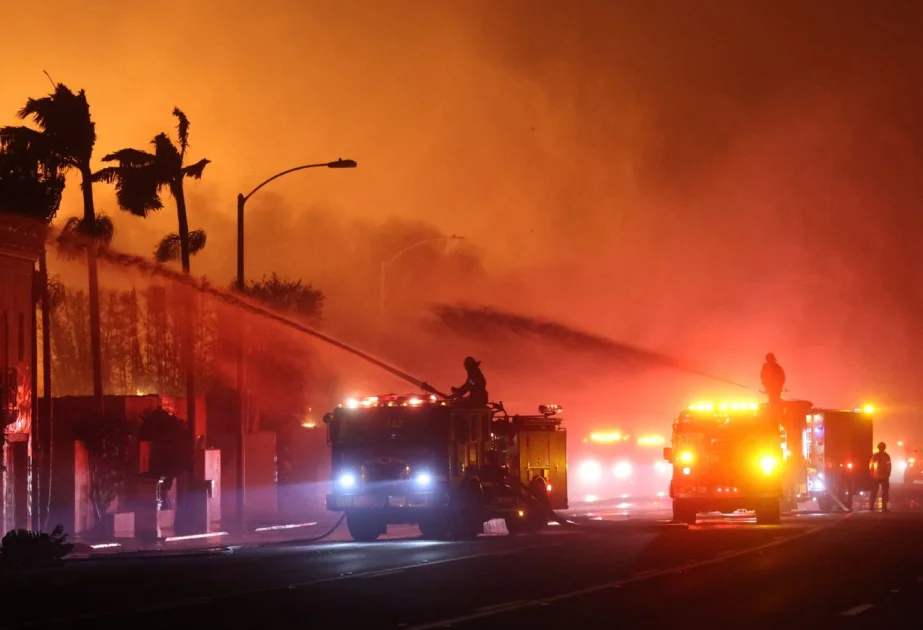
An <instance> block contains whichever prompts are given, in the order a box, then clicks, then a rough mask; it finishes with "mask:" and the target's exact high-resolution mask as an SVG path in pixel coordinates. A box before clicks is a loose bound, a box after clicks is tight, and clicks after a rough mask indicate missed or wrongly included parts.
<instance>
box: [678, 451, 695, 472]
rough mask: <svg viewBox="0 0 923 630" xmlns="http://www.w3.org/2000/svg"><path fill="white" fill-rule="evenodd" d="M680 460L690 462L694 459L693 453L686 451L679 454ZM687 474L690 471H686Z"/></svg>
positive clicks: (685, 462)
mask: <svg viewBox="0 0 923 630" xmlns="http://www.w3.org/2000/svg"><path fill="white" fill-rule="evenodd" d="M679 461H681V462H683V463H684V464H688V463H689V462H691V461H692V453H690V452H689V451H686V452H685V453H682V454H681V455H680V456H679ZM686 474H688V473H686Z"/></svg>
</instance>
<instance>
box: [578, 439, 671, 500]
mask: <svg viewBox="0 0 923 630" xmlns="http://www.w3.org/2000/svg"><path fill="white" fill-rule="evenodd" d="M663 443H664V438H663V436H661V435H657V434H649V435H640V436H634V435H631V434H628V433H624V432H622V431H616V430H599V431H593V432H591V433H590V434H589V435H587V436H586V437H585V438H583V441H582V443H580V444H578V445H577V446H575V447H572V448H571V458H570V459H571V461H572V462H573V463H574V465H573V466H571V480H570V484H569V489H570V493H571V496H572V497H574V498H575V500H581V501H588V502H594V501H602V500H607V499H616V498H618V499H626V498H653V497H655V496H658V495H659V496H663V493H664V492H666V490H667V482H668V479H669V474H668V473H669V470H670V467H669V465H668V464H666V463H665V462H664V461H663V460H661V459H660V450H661V448H662V445H663Z"/></svg>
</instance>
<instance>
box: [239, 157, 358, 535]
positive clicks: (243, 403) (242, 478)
mask: <svg viewBox="0 0 923 630" xmlns="http://www.w3.org/2000/svg"><path fill="white" fill-rule="evenodd" d="M320 167H327V168H356V162H355V161H354V160H344V159H342V158H341V159H337V160H334V161H333V162H321V163H318V164H305V165H303V166H296V167H294V168H290V169H287V170H284V171H282V172H281V173H276V174H275V175H273V176H272V177H270V178H268V179H266V180H264V181H263V182H262V183H261V184H260V185H259V186H257V187H256V188H254V189H253V190H251V191H250V192H249V193H248V194H246V195H244V194H243V193H241V194H239V195H237V283H236V284H237V290H238V291H240V292H241V293H243V292H244V289H245V285H244V206H245V205H246V204H247V200H248V199H250V197H252V196H253V195H254V194H256V192H257V191H259V190H260V189H261V188H262V187H263V186H265V185H266V184H268V183H270V182H271V181H273V180H276V179H279V178H280V177H282V176H284V175H288V174H289V173H294V172H296V171H303V170H305V169H307V168H320ZM238 341H239V343H238V346H237V348H238V355H237V394H238V403H239V405H240V409H239V413H240V426H239V427H238V429H239V431H238V435H237V486H238V487H237V518H238V521H239V525H240V528H241V531H244V530H245V528H246V517H245V514H244V510H245V509H246V500H245V497H246V495H245V487H246V479H247V466H246V461H247V460H246V452H247V427H248V424H249V421H250V409H249V406H248V404H247V402H248V401H247V394H246V373H245V369H244V362H245V361H244V360H245V358H246V349H245V348H244V341H245V331H244V329H243V327H241V329H240V338H239V340H238Z"/></svg>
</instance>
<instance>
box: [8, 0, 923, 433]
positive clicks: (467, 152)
mask: <svg viewBox="0 0 923 630" xmlns="http://www.w3.org/2000/svg"><path fill="white" fill-rule="evenodd" d="M8 4H10V5H11V6H9V7H4V18H5V21H6V22H7V23H13V24H15V23H22V24H24V25H33V24H35V15H34V14H33V13H32V11H33V10H34V7H32V6H31V5H27V4H23V3H8ZM566 4H567V3H559V2H551V1H550V0H549V1H544V0H543V1H535V2H526V1H525V0H508V1H506V2H503V3H497V2H489V1H488V0H477V1H474V0H471V1H467V2H452V1H450V0H444V1H441V2H434V1H426V0H416V1H402V2H369V1H367V0H353V1H347V0H341V1H338V2H330V1H329V0H326V1H313V0H311V1H305V0H270V1H267V2H260V3H257V2H252V1H243V0H223V1H221V2H218V1H217V0H213V1H207V2H195V3H188V2H180V1H179V0H173V1H168V0H161V1H152V2H148V3H135V4H132V3H127V4H126V3H114V2H109V1H108V0H96V1H95V2H89V3H84V4H80V3H72V2H65V1H64V0H49V1H48V2H46V3H44V4H43V5H42V8H43V12H47V14H48V15H50V16H53V18H51V17H49V18H48V19H46V20H42V22H41V28H38V27H36V28H31V26H30V27H27V28H26V27H24V28H21V29H17V30H14V31H10V30H9V29H8V31H7V33H5V35H4V39H3V40H2V41H0V59H2V63H3V68H2V73H0V123H4V124H6V123H13V122H14V117H13V114H14V113H15V111H16V110H17V109H18V108H19V107H20V106H21V105H22V103H23V102H24V100H25V98H26V97H28V96H40V95H43V94H44V93H46V92H48V91H49V89H50V85H49V84H48V81H47V79H46V78H45V77H44V76H43V75H42V73H41V71H42V70H43V69H45V70H48V71H49V72H50V73H51V76H52V77H53V78H54V79H55V80H56V81H61V82H64V83H66V84H67V85H69V86H70V87H71V88H74V89H79V88H84V89H86V90H87V93H88V95H89V98H90V101H91V105H92V112H93V116H94V118H95V120H96V122H97V131H98V134H99V140H98V143H97V149H96V156H97V158H99V157H101V156H103V155H104V154H105V153H107V152H109V151H111V150H115V149H118V148H121V147H124V146H136V147H142V146H143V145H144V143H146V142H147V141H148V140H149V139H150V138H152V137H153V136H154V135H155V134H156V133H157V132H159V131H161V130H163V129H165V128H166V127H168V126H169V125H172V122H173V121H172V119H171V117H170V111H171V110H172V108H173V107H174V106H179V107H181V108H182V109H183V110H185V112H186V113H187V114H188V115H189V117H190V118H191V120H192V130H191V134H192V136H191V139H192V148H191V154H192V155H191V157H192V158H193V159H198V158H201V157H208V158H210V159H212V160H213V164H211V165H210V166H209V167H208V169H206V172H205V178H204V180H203V181H202V182H195V183H191V184H190V185H189V186H188V191H189V197H190V200H189V203H190V216H191V223H192V227H193V228H205V229H206V230H207V231H208V233H209V237H210V238H209V243H208V246H207V248H206V250H205V251H204V253H202V254H201V255H200V256H199V258H197V259H195V260H194V262H193V270H194V272H196V273H198V274H206V275H208V276H209V277H211V278H213V279H215V281H216V282H220V283H224V282H225V281H229V280H230V279H231V278H232V277H233V275H234V271H235V266H234V243H235V241H234V239H235V232H234V228H233V221H234V208H235V205H234V204H235V197H236V195H237V193H238V192H241V191H244V192H246V191H248V190H249V189H250V188H252V187H253V186H254V185H256V184H257V183H258V182H259V181H261V180H262V179H264V178H265V177H267V176H269V175H271V174H273V173H275V172H277V171H279V170H282V169H285V168H288V167H291V166H293V165H296V164H300V163H305V162H315V161H323V160H328V159H335V158H337V157H344V158H352V159H355V160H357V161H358V163H359V168H358V169H356V170H352V171H328V170H315V171H308V172H305V173H301V174H297V175H292V176H290V177H288V178H286V179H284V180H280V181H279V182H277V183H274V184H273V185H272V187H271V188H268V189H267V190H266V191H264V192H261V193H260V194H259V195H258V196H257V197H254V199H253V201H252V202H251V203H250V204H249V206H248V219H247V220H248V227H247V234H248V238H249V240H248V247H247V255H248V275H249V276H250V277H256V276H258V275H261V274H263V273H267V272H270V271H273V270H275V271H281V272H285V273H288V274H289V275H293V276H301V277H303V278H305V279H306V280H311V281H313V282H314V283H315V284H317V285H318V286H320V287H321V288H322V289H323V290H324V291H325V292H326V293H327V294H328V296H329V301H328V309H327V317H328V320H329V322H330V325H331V326H332V327H334V328H336V329H338V330H340V331H343V332H344V334H347V335H350V334H354V333H355V335H354V336H357V338H358V337H360V336H361V335H360V334H359V333H358V332H356V331H357V330H358V331H361V330H362V329H364V328H365V327H366V326H367V325H368V324H370V323H371V322H372V321H374V319H373V318H374V317H375V316H376V314H377V291H378V286H377V282H378V263H379V261H380V260H381V259H382V258H383V257H387V256H388V255H389V254H390V253H393V252H394V251H397V250H398V249H400V248H401V247H403V246H404V245H406V244H407V243H408V242H412V240H413V238H418V237H419V236H421V235H422V236H426V235H429V234H435V233H443V234H450V233H458V234H464V235H465V236H466V237H467V241H466V245H465V246H464V247H462V248H461V249H458V248H456V249H454V250H453V247H455V246H446V251H455V252H456V255H455V256H454V257H450V260H449V262H439V260H438V258H437V257H435V256H434V254H433V253H432V252H430V251H427V250H424V251H418V252H417V253H416V254H415V255H408V257H407V258H405V259H403V260H402V262H401V263H398V264H396V265H395V266H394V267H393V268H392V270H391V271H390V272H389V274H390V275H389V278H390V283H393V286H392V284H389V295H390V297H391V308H392V309H393V312H394V313H401V312H403V314H404V315H409V314H419V312H420V310H421V309H422V308H423V307H424V305H425V304H426V303H427V302H429V301H431V300H454V299H457V298H459V297H463V298H465V299H468V300H470V301H488V302H494V303H496V304H498V305H502V306H505V307H507V308H510V309H511V310H514V311H521V312H526V313H530V314H541V315H545V316H549V317H558V318H561V319H563V320H565V321H567V322H569V323H572V324H575V325H578V326H581V327H583V328H586V329H591V330H594V331H596V332H600V333H602V334H609V335H612V336H613V337H616V338H619V339H624V340H627V341H632V342H635V343H638V344H639V345H642V346H645V347H648V348H650V349H653V350H660V351H663V352H667V353H671V354H675V355H678V356H681V357H684V358H686V359H692V360H693V362H695V363H697V364H698V365H699V366H701V367H703V368H704V369H711V370H713V371H715V372H719V373H721V374H722V375H725V376H728V377H731V378H734V379H736V380H742V381H746V382H747V383H753V384H754V386H756V385H757V382H756V381H757V379H756V376H757V374H758V369H759V364H760V362H761V360H762V356H763V354H764V353H765V352H766V351H767V350H772V351H774V352H775V353H776V354H777V355H778V356H779V357H780V360H781V361H782V363H783V365H784V366H785V367H786V369H787V371H788V374H789V387H790V388H791V389H792V390H794V392H793V393H794V394H797V395H799V396H804V397H808V398H810V399H812V400H814V401H815V402H817V403H819V404H829V405H852V404H855V403H858V402H864V401H866V400H871V401H873V402H875V403H877V405H878V406H880V407H889V406H890V407H891V408H892V409H893V410H896V412H895V413H893V414H892V417H898V418H899V417H900V415H899V414H898V413H897V412H898V411H899V412H900V413H904V412H907V411H908V408H909V407H910V406H911V405H916V404H920V403H923V400H921V396H920V394H919V385H918V381H919V378H920V377H919V376H918V374H917V371H916V368H917V365H918V363H919V361H918V359H917V357H918V356H919V354H920V350H923V343H921V336H920V334H919V330H918V326H919V324H918V322H919V321H920V320H921V315H923V296H921V286H923V282H921V280H923V272H921V265H923V263H921V260H920V257H919V256H918V255H917V253H916V252H917V249H918V243H917V241H918V236H916V235H918V234H919V233H920V231H919V229H920V227H921V225H920V223H921V221H923V220H921V219H920V213H919V208H920V202H921V201H923V177H921V175H923V164H921V161H923V156H921V151H920V147H921V146H923V129H921V127H920V124H919V116H918V113H919V110H920V103H921V102H923V94H921V89H923V88H921V86H923V81H921V77H920V67H921V66H920V64H919V63H914V62H912V61H911V60H913V59H919V58H920V57H919V55H920V50H921V46H923V44H921V43H920V42H919V41H918V40H919V38H918V37H917V36H916V34H915V33H914V32H912V31H913V29H911V28H910V26H909V25H912V24H917V23H919V18H920V17H921V16H920V15H919V13H920V12H921V8H920V7H919V6H917V5H912V4H911V5H908V6H909V7H910V8H909V9H908V11H915V12H916V13H917V14H918V15H902V16H888V15H884V14H883V13H882V12H883V11H884V9H876V12H875V20H874V21H873V20H870V19H867V16H866V17H863V16H862V15H861V14H862V12H861V11H849V10H846V9H844V8H843V6H844V4H850V3H849V2H846V1H845V0H844V1H842V2H839V1H838V2H829V3H826V5H825V3H822V2H816V3H810V5H811V7H810V8H804V6H803V3H795V4H793V5H792V6H793V7H794V6H798V7H800V8H799V9H798V10H794V9H792V10H789V11H786V12H783V9H782V3H771V5H769V4H767V5H763V7H757V6H755V5H756V4H757V3H753V5H751V4H750V3H734V4H733V6H730V5H727V4H724V3H716V4H715V5H714V6H715V7H719V6H720V7H723V8H724V11H723V13H722V12H720V11H718V10H717V9H711V8H709V7H707V6H702V5H699V3H689V6H690V8H689V9H685V8H682V4H683V3H675V2H664V3H661V5H660V6H661V7H662V8H658V7H657V6H655V3H645V7H646V8H645V9H644V10H643V11H641V10H637V11H632V10H629V9H627V8H618V7H617V6H616V7H613V6H610V5H619V3H612V2H605V0H600V1H599V2H584V3H579V6H580V8H579V9H578V8H575V7H571V6H566ZM692 4H695V5H697V6H696V8H695V9H694V10H693V8H692V6H691V5H692ZM629 5H631V6H635V5H633V4H631V3H629V4H626V5H624V6H626V7H627V6H629ZM87 7H89V9H87ZM527 7H528V8H527ZM88 16H89V17H88ZM96 196H97V199H98V205H99V207H100V208H101V209H102V210H103V211H105V212H107V213H108V214H110V215H113V216H114V217H115V219H116V227H117V230H118V231H117V235H116V239H115V241H114V245H115V246H116V247H119V248H121V249H125V250H131V251H136V252H141V253H145V252H148V251H151V250H152V248H153V245H154V243H156V241H157V240H158V239H159V238H160V237H161V236H162V235H163V234H164V233H166V232H170V231H174V230H175V216H174V214H173V210H172V205H171V204H170V203H168V209H167V210H165V211H163V212H161V213H160V214H158V215H156V216H154V217H153V218H151V219H150V220H147V221H141V220H138V219H134V218H131V217H128V216H127V215H124V214H123V213H120V212H119V211H118V210H117V209H116V208H115V207H114V198H113V194H112V191H111V190H110V189H109V188H108V187H105V186H102V185H99V186H97V187H96ZM79 210H80V209H79V190H78V188H77V186H76V185H75V183H74V182H71V186H70V189H69V190H68V193H67V196H66V199H65V207H64V214H65V215H73V214H78V213H79ZM389 221H390V222H391V223H390V224H388V225H389V227H381V226H382V225H383V224H386V223H387V222H389ZM911 235H914V236H911ZM459 251H460V252H462V253H463V254H464V256H461V255H457V254H458V252H459ZM475 255H476V256H480V257H481V262H482V264H483V265H484V270H479V269H478V265H477V264H473V263H472V258H471V257H472V256H475ZM434 261H435V262H434ZM58 269H59V270H62V269H63V267H62V266H61V265H60V264H59V266H58ZM79 277H80V276H75V278H79ZM76 281H79V280H76ZM115 281H116V278H115V277H114V276H112V275H111V274H110V276H108V280H107V282H110V283H111V282H115ZM400 303H404V304H409V305H411V306H412V307H413V308H412V309H411V308H410V306H408V307H406V308H401V307H400V306H398V304H400ZM409 310H413V313H408V311H409ZM400 321H408V320H406V319H402V320H400ZM350 331H353V332H352V333H350ZM418 345H419V346H420V347H417V346H414V348H415V351H417V350H418V351H419V352H421V353H429V354H430V355H433V354H436V355H438V356H426V357H424V356H422V355H420V356H417V358H416V362H417V364H419V365H421V366H424V367H425V368H426V369H427V370H432V371H433V373H438V374H444V375H446V376H444V377H440V378H448V374H450V373H457V372H459V371H460V369H459V368H458V363H459V361H460V355H459V353H461V356H463V355H464V354H466V353H467V352H487V349H485V348H482V347H479V346H476V345H475V346H472V345H470V344H469V345H465V344H462V343H460V342H457V341H453V342H451V343H450V347H446V348H443V347H442V346H438V347H439V348H441V349H440V350H439V351H438V352H434V348H436V347H437V346H434V345H433V342H432V340H427V341H426V342H425V343H422V342H421V343H420V344H418ZM472 347H473V348H474V350H471V348H472ZM522 351H523V350H522V348H516V347H510V348H508V353H509V354H508V355H507V358H506V360H502V358H501V357H497V356H496V355H497V354H498V351H496V350H494V351H493V352H492V355H493V356H494V357H495V362H494V364H493V365H490V364H489V363H485V365H484V367H485V369H486V370H487V371H488V377H489V378H490V379H491V390H492V392H494V393H497V394H499V393H500V391H501V388H509V389H510V390H512V389H517V393H516V394H515V395H514V396H504V395H500V396H498V397H501V398H503V397H506V398H508V399H512V398H516V399H518V398H522V399H524V400H532V399H534V398H535V397H536V396H538V392H539V391H541V392H545V391H548V390H554V388H555V384H556V381H559V379H560V376H559V372H560V371H562V370H563V371H565V372H567V371H569V372H570V373H571V374H572V377H573V379H574V380H573V382H571V381H568V384H567V386H566V387H567V392H565V393H564V394H562V396H561V397H560V399H559V400H555V401H545V400H536V401H535V404H537V403H538V402H564V403H566V402H567V401H565V400H563V399H566V398H570V399H571V402H575V401H587V400H592V401H593V402H592V403H585V402H578V404H577V406H578V409H579V408H580V404H586V405H587V406H586V408H585V409H581V411H585V412H586V413H587V414H588V415H591V414H597V413H598V414H602V413H603V409H605V408H607V407H608V405H601V404H600V401H601V400H603V396H604V395H605V396H607V397H608V399H618V400H620V401H633V403H637V402H638V400H643V401H644V403H643V404H640V405H638V404H634V405H632V406H633V407H640V409H639V410H638V411H637V412H638V413H641V412H642V410H643V409H647V410H652V408H653V411H656V412H657V413H660V412H661V411H662V410H663V409H671V410H672V409H674V407H675V406H676V404H682V403H684V402H686V398H687V397H693V398H697V399H698V398H702V393H703V390H704V389H707V388H709V387H710V385H709V384H708V383H706V382H702V381H701V380H699V381H695V382H690V381H687V380H677V379H675V378H673V377H672V376H671V375H668V374H663V373H658V374H657V375H653V374H644V375H633V376H628V375H612V374H610V373H609V372H606V371H600V372H594V373H586V372H585V371H584V370H586V369H587V364H586V362H584V361H577V360H576V359H574V358H573V357H569V356H568V357H564V356H559V355H554V356H550V357H549V356H548V352H547V349H545V350H543V349H542V347H539V348H531V349H530V350H529V355H530V356H532V355H536V354H537V355H541V356H544V357H545V359H546V362H547V363H548V364H554V365H555V366H556V367H557V369H558V371H559V372H555V373H554V374H555V375H554V376H546V375H545V374H546V373H544V372H542V371H541V370H536V369H527V368H524V367H523V366H527V367H529V366H534V365H535V364H529V363H526V362H523V361H521V360H518V359H517V357H518V356H520V354H519V353H521V352H522ZM408 360H409V359H408ZM549 374H550V373H549ZM548 380H550V381H551V382H546V381H548ZM539 385H540V386H541V390H537V389H536V388H537V386H539ZM526 389H527V390H529V391H528V392H522V390H526ZM520 392H521V393H520ZM529 392H531V395H530V394H529ZM575 392H579V393H575ZM639 397H640V398H639ZM530 404H531V403H530ZM626 404H627V403H626ZM565 406H567V405H566V404H565ZM626 408H627V407H626ZM605 413H608V412H605ZM906 418H907V419H908V420H909V419H911V418H912V414H911V415H907V416H906ZM886 428H887V427H886ZM892 429H893V425H892ZM894 430H896V429H894Z"/></svg>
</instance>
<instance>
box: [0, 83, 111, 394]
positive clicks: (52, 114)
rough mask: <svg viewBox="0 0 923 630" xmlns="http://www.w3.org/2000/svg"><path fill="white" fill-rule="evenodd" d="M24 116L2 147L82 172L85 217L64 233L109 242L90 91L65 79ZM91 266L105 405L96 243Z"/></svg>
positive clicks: (4, 135) (98, 374) (94, 347)
mask: <svg viewBox="0 0 923 630" xmlns="http://www.w3.org/2000/svg"><path fill="white" fill-rule="evenodd" d="M19 118H20V119H23V120H25V119H27V118H31V119H32V121H33V122H34V123H35V125H36V127H37V128H36V129H33V128H31V127H21V126H19V127H3V128H2V129H0V146H3V147H6V148H10V147H18V148H20V149H21V148H22V147H29V150H30V151H36V152H40V153H41V154H43V156H44V157H43V158H42V162H43V163H44V164H46V165H50V166H53V168H55V169H56V170H75V171H77V172H79V173H80V180H81V190H82V191H83V218H80V219H78V218H76V217H75V218H72V219H70V220H68V221H67V223H66V224H65V226H64V236H65V237H66V236H69V235H72V234H75V233H79V234H80V235H82V236H84V237H86V238H89V239H92V242H93V243H95V244H97V245H98V244H103V245H105V244H108V243H109V241H111V239H112V234H113V227H112V221H111V220H110V219H109V218H108V217H107V216H105V215H103V214H97V213H96V208H95V205H94V203H93V173H92V170H91V166H90V161H91V159H92V157H93V148H94V147H95V145H96V123H94V122H93V119H92V118H91V117H90V105H89V103H88V102H87V97H86V93H85V92H84V91H83V90H80V91H79V92H77V93H76V94H74V92H72V91H71V90H70V88H68V87H67V86H66V85H64V84H63V83H56V84H54V92H52V93H51V94H49V95H48V96H44V97H42V98H37V99H34V98H30V99H29V100H28V101H26V104H25V106H24V107H23V108H22V109H21V110H20V111H19ZM87 268H88V273H89V288H90V353H91V356H92V358H93V394H94V396H95V397H96V403H97V407H98V408H99V409H100V410H101V409H102V395H103V390H102V349H101V343H100V328H99V278H98V273H97V268H96V253H95V249H94V247H87Z"/></svg>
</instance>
